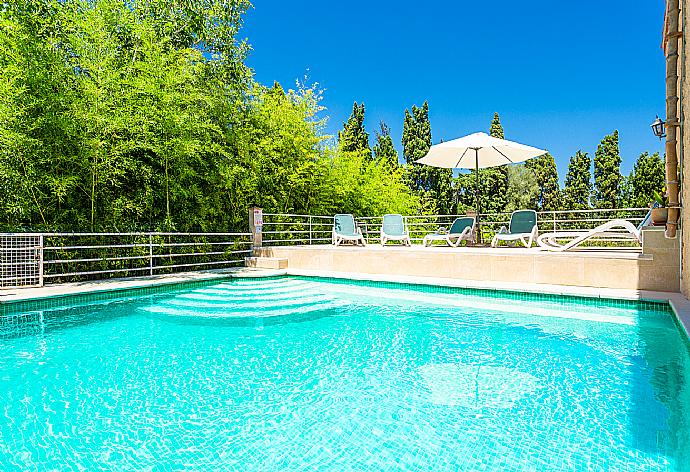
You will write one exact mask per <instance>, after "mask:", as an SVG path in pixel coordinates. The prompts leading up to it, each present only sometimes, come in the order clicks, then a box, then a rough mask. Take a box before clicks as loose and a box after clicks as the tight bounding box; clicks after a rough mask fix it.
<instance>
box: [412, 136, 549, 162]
mask: <svg viewBox="0 0 690 472" xmlns="http://www.w3.org/2000/svg"><path fill="white" fill-rule="evenodd" d="M544 154H546V151H544V150H542V149H537V148H535V147H532V146H526V145H524V144H520V143H515V142H513V141H508V140H506V139H499V138H493V137H491V136H489V135H488V134H486V133H474V134H470V135H468V136H465V137H463V138H458V139H453V140H452V141H446V142H444V143H440V144H436V145H434V146H431V148H430V149H429V152H428V153H427V155H426V156H424V157H422V158H421V159H419V160H417V162H418V163H419V164H426V165H429V166H433V167H443V168H446V169H477V168H479V169H485V168H487V167H496V166H502V165H505V164H515V163H517V162H524V161H526V160H527V159H531V158H533V157H538V156H541V155H544Z"/></svg>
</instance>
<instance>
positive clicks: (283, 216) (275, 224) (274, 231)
mask: <svg viewBox="0 0 690 472" xmlns="http://www.w3.org/2000/svg"><path fill="white" fill-rule="evenodd" d="M263 218H264V221H263V231H262V238H263V244H264V245H276V244H283V245H294V244H330V243H331V233H332V231H333V217H332V216H323V215H297V214H291V213H264V214H263Z"/></svg>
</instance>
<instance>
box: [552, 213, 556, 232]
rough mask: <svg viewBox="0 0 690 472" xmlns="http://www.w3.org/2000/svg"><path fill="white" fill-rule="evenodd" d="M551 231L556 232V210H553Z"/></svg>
mask: <svg viewBox="0 0 690 472" xmlns="http://www.w3.org/2000/svg"><path fill="white" fill-rule="evenodd" d="M553 232H554V233H555V232H556V212H555V211H554V212H553Z"/></svg>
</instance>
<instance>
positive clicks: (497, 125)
mask: <svg viewBox="0 0 690 472" xmlns="http://www.w3.org/2000/svg"><path fill="white" fill-rule="evenodd" d="M489 136H492V137H494V138H499V139H505V134H504V133H503V125H502V124H501V117H500V116H498V112H494V117H493V119H492V120H491V127H490V128H489Z"/></svg>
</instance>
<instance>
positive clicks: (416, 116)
mask: <svg viewBox="0 0 690 472" xmlns="http://www.w3.org/2000/svg"><path fill="white" fill-rule="evenodd" d="M411 110H412V111H411V112H410V111H409V110H407V109H406V110H405V121H404V122H403V136H402V145H403V156H404V157H405V162H406V163H407V166H406V167H405V180H406V182H407V184H408V186H409V187H410V189H411V190H412V191H413V192H415V193H416V194H418V195H419V196H420V197H421V200H422V205H423V208H422V211H425V212H441V213H450V212H451V211H452V207H453V189H452V180H453V171H452V170H451V169H441V168H438V167H431V166H426V165H421V164H417V163H416V162H415V161H416V160H417V159H421V158H422V157H424V156H425V155H426V153H427V152H429V148H430V147H431V123H430V121H429V103H428V102H426V101H425V102H424V104H423V105H422V106H421V107H417V106H415V105H413V106H412V109H411Z"/></svg>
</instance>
